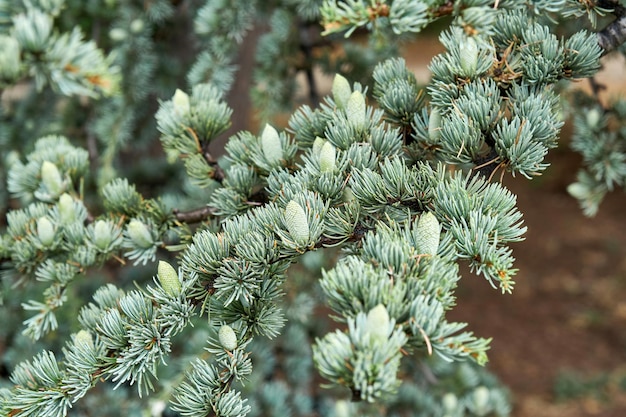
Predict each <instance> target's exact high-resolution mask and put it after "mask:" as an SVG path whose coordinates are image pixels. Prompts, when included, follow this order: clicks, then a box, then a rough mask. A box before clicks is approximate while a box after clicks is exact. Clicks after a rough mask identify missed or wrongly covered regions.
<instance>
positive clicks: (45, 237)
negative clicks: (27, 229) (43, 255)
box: [37, 216, 54, 246]
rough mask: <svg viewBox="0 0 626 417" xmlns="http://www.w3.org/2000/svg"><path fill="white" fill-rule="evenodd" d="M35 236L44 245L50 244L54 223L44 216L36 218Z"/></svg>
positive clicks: (52, 237)
mask: <svg viewBox="0 0 626 417" xmlns="http://www.w3.org/2000/svg"><path fill="white" fill-rule="evenodd" d="M37 237H38V238H39V240H40V241H41V244H42V245H44V246H50V245H52V243H53V242H54V225H53V224H52V222H51V221H50V219H48V218H47V217H45V216H44V217H40V218H39V219H37Z"/></svg>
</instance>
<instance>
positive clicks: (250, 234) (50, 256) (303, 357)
mask: <svg viewBox="0 0 626 417" xmlns="http://www.w3.org/2000/svg"><path fill="white" fill-rule="evenodd" d="M625 7H626V6H624V5H622V4H621V3H619V2H617V1H610V0H604V1H596V2H594V1H577V0H561V1H513V0H511V1H508V0H500V1H490V0H463V1H452V2H449V1H437V0H422V1H409V0H394V1H376V2H374V1H361V0H346V1H341V2H339V1H335V0H333V1H318V0H302V1H296V0H282V1H275V2H261V1H224V0H206V1H183V2H180V1H176V0H174V1H169V0H154V1H151V2H144V4H143V5H139V4H138V3H137V4H136V2H131V1H126V0H103V1H94V2H79V1H72V0H67V1H63V0H36V1H35V0H21V1H18V2H14V1H8V0H0V86H1V88H3V89H4V91H5V92H6V93H9V92H11V91H19V89H20V88H22V91H21V92H20V93H19V95H18V98H9V97H8V96H9V95H8V94H7V98H6V99H4V101H3V103H2V104H3V105H2V114H1V115H0V116H1V117H2V121H3V124H2V127H1V129H0V148H1V149H2V150H3V151H6V152H4V155H3V156H4V159H3V161H2V162H1V165H0V166H1V167H2V168H3V170H4V172H5V173H4V174H3V175H5V177H4V180H5V181H6V184H7V186H6V192H7V194H6V195H2V209H3V210H6V221H5V223H4V225H5V227H4V230H3V233H2V234H1V235H0V267H1V268H2V271H1V272H2V280H3V289H4V292H3V296H4V300H5V306H4V307H5V308H6V309H5V312H3V313H2V315H3V316H10V315H12V314H13V315H18V316H19V317H21V316H23V313H22V312H21V311H20V309H18V308H17V303H19V301H23V300H29V301H24V302H23V303H22V304H21V310H24V311H26V312H28V314H30V316H28V317H26V318H25V319H24V321H23V323H22V326H21V327H22V328H21V333H22V334H23V335H25V336H27V337H28V338H30V339H31V343H36V341H41V342H45V343H47V344H48V345H49V346H48V347H47V348H45V349H43V348H42V349H41V350H40V351H39V353H34V354H33V355H32V358H31V359H26V358H23V357H16V358H14V359H11V358H9V359H7V363H5V364H3V365H4V366H6V367H7V368H10V370H11V377H10V382H9V381H4V382H3V388H1V389H0V415H3V416H11V417H21V416H23V417H25V416H43V417H48V416H65V415H68V414H70V413H72V412H73V411H70V410H77V412H78V411H79V410H80V407H81V403H87V402H88V401H89V397H90V391H91V390H97V389H99V388H98V387H97V386H98V385H103V383H104V384H105V385H107V386H109V385H110V386H113V388H115V389H116V391H115V392H113V393H111V392H108V393H101V394H100V398H102V400H101V402H102V404H101V405H98V402H97V400H93V401H96V405H95V406H94V407H93V410H96V409H98V410H100V412H101V413H102V414H101V415H107V414H106V413H107V412H108V413H112V411H111V409H110V407H112V404H115V401H110V400H107V399H108V398H109V397H108V396H111V398H122V397H123V396H124V395H125V394H120V393H119V392H126V391H125V387H128V386H134V388H135V389H136V391H137V394H138V396H139V397H142V398H143V399H142V400H137V401H143V402H136V401H135V400H131V399H130V397H123V398H124V399H123V401H121V400H120V401H121V402H123V403H124V404H130V405H126V407H127V410H138V409H141V408H142V407H143V408H145V407H148V406H150V407H151V408H152V411H151V412H152V414H153V415H165V414H164V413H163V412H162V411H163V409H164V408H165V405H164V404H163V402H164V400H165V401H168V402H169V403H170V409H169V410H168V411H167V412H169V413H174V412H176V413H178V415H183V416H208V415H211V416H244V415H250V416H285V415H301V416H307V415H322V416H338V417H339V416H348V415H380V414H381V413H384V414H386V415H389V416H400V415H411V416H432V415H437V416H465V415H467V416H486V415H497V416H503V415H508V414H509V413H510V402H509V398H508V394H507V392H506V391H505V390H504V389H502V388H501V387H500V385H499V384H498V382H497V380H496V379H495V378H494V377H493V376H492V375H490V374H489V373H487V372H486V371H485V369H484V368H483V367H482V366H483V365H485V363H486V362H487V361H488V357H487V351H488V349H489V344H490V340H491V339H488V338H483V337H479V336H477V335H474V334H473V333H472V332H471V331H469V330H466V328H467V327H468V324H467V323H458V322H452V321H449V320H448V319H447V318H446V312H447V311H450V310H451V309H453V308H454V306H455V302H456V298H455V294H454V291H455V288H456V286H457V283H458V281H459V279H460V278H461V277H460V273H459V267H460V265H462V264H463V265H467V266H468V267H469V269H470V270H471V271H472V272H473V273H475V274H476V275H479V276H482V277H483V278H485V279H486V280H487V281H488V282H489V284H490V285H491V286H492V287H494V288H496V289H499V290H500V291H501V292H502V293H510V292H512V291H513V287H514V284H515V282H514V277H515V274H516V272H517V269H516V268H515V266H514V257H513V251H512V249H511V248H510V246H509V244H510V243H512V242H518V241H520V240H522V239H524V233H525V231H526V228H525V226H524V225H523V219H522V213H520V211H519V210H518V209H517V206H516V197H515V195H514V194H513V193H511V192H510V191H509V190H507V189H506V187H505V186H503V185H502V184H501V183H500V182H498V181H497V180H498V178H501V177H502V176H503V175H505V174H506V173H510V174H511V175H517V174H519V175H521V176H523V177H526V178H529V179H531V178H533V177H535V176H538V175H541V174H542V172H543V171H544V170H545V169H547V167H548V164H547V163H546V162H545V156H546V154H547V153H548V151H549V150H550V149H553V148H554V147H556V146H557V143H558V135H559V132H560V129H561V127H562V125H563V122H564V120H563V110H562V103H561V99H560V95H559V93H560V90H559V87H558V84H559V83H561V82H563V81H567V80H572V79H580V78H586V77H591V76H593V75H594V74H595V73H596V71H597V70H598V69H599V67H600V61H599V59H600V57H601V55H602V54H603V53H606V52H608V51H609V50H611V49H614V48H616V47H617V46H619V42H618V41H617V40H616V39H618V40H619V36H620V32H619V28H618V27H617V26H615V25H616V24H620V22H622V23H623V19H625V18H626V17H625V15H626V13H625V12H624V10H625V9H624V8H625ZM608 15H614V16H615V17H616V20H615V22H613V23H611V24H610V25H609V26H607V28H608V27H610V28H611V29H610V31H609V32H610V33H608V32H606V31H603V30H599V31H597V32H594V31H593V28H595V27H599V26H600V23H601V21H602V19H603V18H604V17H605V16H608ZM447 16H450V17H451V19H449V20H448V21H447V24H448V26H447V27H446V29H445V30H444V31H443V32H442V33H441V36H440V40H441V43H442V44H443V45H444V47H445V49H446V50H445V52H444V53H442V54H440V55H438V56H436V57H435V58H434V59H433V60H432V62H431V64H430V67H429V68H430V71H431V73H432V80H431V81H430V83H429V84H428V85H427V86H422V85H420V84H419V83H418V82H417V80H416V78H415V76H414V74H413V73H412V72H411V71H410V70H409V69H408V68H407V66H406V65H405V62H404V60H403V59H401V58H399V57H397V56H396V55H397V51H398V49H397V48H398V45H399V41H400V40H402V39H406V38H408V37H409V36H410V35H412V34H415V33H417V32H420V31H422V30H424V29H426V28H427V27H428V26H429V25H430V24H431V23H433V22H435V21H438V20H439V19H441V18H443V17H447ZM559 19H563V20H565V21H566V22H567V21H568V20H569V21H571V20H572V19H580V20H579V21H583V19H586V20H588V21H589V22H590V23H591V28H590V29H589V30H585V29H583V30H576V31H570V32H568V34H567V35H563V36H561V35H559V36H557V35H556V34H555V30H554V27H555V25H556V23H555V22H557V21H559ZM320 21H321V24H322V26H323V28H322V27H320V26H319V24H318V23H319V22H320ZM75 22H81V26H82V27H81V28H73V29H70V27H73V26H74V23H75ZM262 22H267V23H265V26H262V27H264V29H265V31H264V33H262V34H261V35H258V36H257V38H258V39H257V41H258V42H257V44H256V65H255V68H254V71H253V75H252V76H253V79H254V81H255V84H254V87H253V89H252V92H251V98H252V100H253V102H254V103H255V104H256V105H257V106H258V107H259V108H260V114H261V117H262V119H263V121H264V122H266V121H269V120H270V116H271V115H273V114H275V113H276V112H278V111H282V110H285V109H289V112H290V114H291V116H290V117H289V121H288V123H287V125H286V126H284V128H282V127H280V124H279V123H264V124H263V125H262V127H261V129H260V131H259V133H258V134H255V133H254V132H249V131H239V132H236V133H234V134H233V135H232V136H231V137H230V138H229V139H228V142H227V144H226V145H225V152H226V155H225V157H224V158H223V159H218V158H217V157H216V156H215V155H214V150H213V147H212V146H213V145H214V144H215V142H216V140H217V139H218V138H220V137H221V136H223V135H224V133H225V132H226V131H227V129H228V128H229V127H230V126H231V116H232V115H233V112H237V108H234V109H232V108H231V107H230V106H229V105H228V104H227V99H226V94H227V93H228V91H229V90H231V88H232V87H233V84H234V82H235V80H236V64H235V63H236V59H237V54H238V51H239V48H240V46H241V45H242V43H243V42H244V41H245V40H246V39H249V37H251V36H252V37H253V38H254V30H255V28H258V27H259V25H263V23H262ZM611 25H613V26H611ZM180 27H186V28H187V29H186V30H185V31H177V28H180ZM596 30H597V29H596ZM84 33H91V35H90V36H91V37H93V39H90V40H85V39H86V36H85V35H84ZM251 33H253V34H252V35H251ZM357 34H360V35H362V36H367V38H368V43H367V44H366V45H363V43H362V42H359V41H358V40H356V41H351V40H349V39H347V38H350V37H351V36H354V35H357ZM339 35H342V36H339ZM621 36H622V41H623V40H624V39H623V38H624V37H626V35H624V34H623V33H622V34H621ZM192 39H193V41H194V44H193V45H192V46H188V47H186V48H187V49H188V52H191V53H192V54H193V55H194V56H193V57H191V58H190V57H182V58H184V59H181V63H180V65H172V64H173V60H171V59H170V60H165V57H167V56H168V54H170V53H172V51H173V50H174V49H175V48H179V49H180V45H181V44H183V43H184V42H182V41H185V42H187V43H190V42H191V40H192ZM172 45H174V46H172ZM333 45H341V47H342V48H341V52H337V51H336V50H333ZM607 45H608V46H607ZM313 68H321V69H323V70H325V71H328V72H332V73H333V74H334V73H336V72H344V75H340V74H336V75H334V78H333V80H334V81H333V85H332V89H331V92H330V94H329V95H327V96H325V97H319V96H318V92H317V87H316V83H315V76H314V74H313ZM346 68H351V69H352V71H339V69H346ZM299 72H302V73H304V74H305V76H306V78H307V80H308V86H309V96H308V101H309V103H308V104H303V105H301V106H299V107H298V108H293V107H289V106H293V104H294V97H295V94H296V89H297V83H296V81H295V75H296V74H297V73H299ZM185 80H186V83H187V84H185ZM581 102H582V103H583V104H584V105H583V106H581V109H580V110H576V112H577V113H576V115H575V118H574V120H575V129H576V134H575V137H574V139H573V141H572V146H573V147H574V148H575V149H576V150H578V151H579V152H581V154H582V155H583V158H584V164H585V165H584V167H583V169H582V171H581V173H580V175H579V179H578V182H577V183H576V184H573V185H571V186H570V188H569V191H570V193H571V194H573V195H574V196H575V197H576V198H578V199H579V200H580V201H581V204H582V205H583V207H584V210H585V212H586V213H588V214H593V213H595V211H596V210H597V208H598V204H599V203H600V201H601V199H602V197H603V196H604V194H605V193H606V192H608V191H611V190H612V189H613V188H616V187H617V186H622V185H623V184H624V178H625V177H626V165H625V162H624V161H625V160H626V156H625V155H626V149H625V146H624V143H626V142H625V138H624V135H625V133H624V132H625V130H624V127H623V120H626V106H625V104H624V101H623V100H617V101H616V102H615V103H614V104H612V105H611V107H610V108H606V109H605V108H602V107H601V106H600V105H599V104H598V103H597V102H596V99H595V98H594V97H588V98H585V99H581ZM157 105H158V108H157ZM44 107H45V108H44ZM156 136H158V137H159V139H160V146H161V147H162V150H163V153H164V156H165V158H161V159H167V163H169V164H170V165H174V166H177V167H178V168H164V167H166V163H165V162H164V161H162V160H161V161H159V159H158V158H153V157H154V156H155V154H156V152H154V151H153V150H152V148H154V147H155V144H154V143H153V142H152V141H151V139H152V138H154V137H156ZM35 139H36V140H35ZM81 142H83V143H81ZM18 144H19V146H18ZM129 148H136V150H137V151H138V153H137V154H133V153H132V152H130V151H129V150H128V149H129ZM9 150H11V151H12V152H9ZM137 155H141V159H144V160H148V164H149V165H151V166H150V167H149V168H150V169H151V170H150V174H152V175H153V176H154V177H155V178H157V180H156V181H157V182H158V179H159V178H163V177H167V176H168V175H170V174H171V178H167V180H168V181H167V182H168V184H167V185H169V186H170V187H172V188H174V189H175V191H174V192H172V191H170V189H168V188H161V189H159V188H157V189H156V190H155V189H151V187H150V184H142V183H141V181H140V179H141V178H140V177H141V176H140V175H137V174H135V175H133V172H132V170H130V169H128V167H127V166H128V165H129V161H133V162H135V163H134V164H132V165H134V166H133V168H137V169H140V167H139V165H141V163H140V162H139V161H134V160H133V159H134V158H137ZM176 164H178V165H176ZM135 165H137V166H135ZM160 171H165V173H163V172H160ZM122 174H125V175H122ZM496 174H497V175H496ZM127 177H128V178H127ZM133 177H135V178H133ZM181 178H185V179H184V180H183V179H181ZM129 179H130V180H129ZM144 179H145V178H144ZM135 180H137V181H135ZM194 204H195V207H196V208H195V209H193V210H189V207H194ZM198 207H199V208H198ZM9 208H10V209H9ZM335 247H339V248H340V251H337V250H336V249H332V248H335ZM320 257H322V258H324V262H320V261H319V259H320ZM335 258H337V259H335ZM320 263H324V268H323V270H321V266H322V265H320ZM296 264H297V265H296ZM302 264H304V265H305V266H306V265H309V270H311V271H312V272H311V271H309V272H306V271H304V270H303V269H302V268H301V265H302ZM131 265H134V266H136V267H135V268H131ZM320 270H321V273H320V274H317V275H321V278H319V279H317V278H318V276H317V275H316V274H315V273H316V272H319V271H320ZM98 271H100V272H98ZM127 271H130V272H127ZM98 274H100V275H102V274H105V275H106V274H108V275H110V277H109V278H108V279H104V280H103V279H101V280H99V281H98V280H97V278H96V277H97V275H98ZM146 275H147V276H151V277H152V281H149V280H146V279H145V276H146ZM106 281H111V282H106ZM130 281H132V283H131V282H130ZM133 284H134V285H133ZM318 284H319V285H318ZM33 293H34V294H36V295H33ZM86 294H89V295H88V296H86ZM86 297H87V298H89V299H91V301H89V302H86V303H85V302H84V301H83V300H84V299H85V298H86ZM320 299H323V301H322V302H320ZM320 307H326V308H327V309H330V310H331V313H330V315H329V316H330V318H331V319H332V320H334V322H335V323H333V324H329V323H324V322H323V320H317V319H315V318H314V317H313V316H317V315H319V314H320V311H325V310H321V309H320ZM18 311H19V312H18ZM72 312H73V313H74V314H75V317H77V318H78V320H73V321H72V320H71V314H73V313H72ZM13 321H15V319H13ZM16 332H18V333H19V331H18V330H17V327H15V326H10V327H7V328H6V329H4V330H2V336H3V337H5V338H6V337H9V336H10V337H13V336H15V342H14V344H15V346H16V349H18V346H19V343H25V342H23V341H22V342H20V341H19V340H20V339H19V337H20V336H16V335H15V333H16ZM70 333H71V336H69V338H67V340H65V339H64V338H63V337H62V336H63V335H64V334H70ZM496 337H497V335H496ZM7 340H8V339H7ZM22 340H23V339H22ZM36 346H39V345H36ZM24 353H26V354H30V353H31V351H30V350H27V351H26V352H24ZM13 355H15V353H13ZM9 360H10V361H11V362H10V363H9V362H8V361H9ZM165 365H168V366H165ZM314 368H316V370H314ZM315 372H317V373H319V375H320V376H321V377H323V378H324V380H325V381H326V382H327V383H328V384H327V387H329V388H332V390H331V391H328V392H327V393H328V394H329V395H324V394H325V392H324V391H322V390H320V389H319V387H318V385H319V384H318V379H317V378H316V377H315V376H314V375H315ZM105 381H106V382H105ZM155 390H156V391H158V393H159V395H160V397H158V398H157V399H154V398H151V399H150V400H146V399H145V396H146V395H150V394H152V392H153V391H155ZM116 395H117V396H119V397H114V396H116ZM94 397H97V396H96V395H95V394H94ZM79 400H80V401H79ZM347 400H352V401H353V402H351V403H349V402H348V401H347ZM105 403H106V404H105ZM100 407H101V408H100ZM159 409H160V410H161V411H158V410H159ZM94 412H97V411H94ZM127 412H130V411H127ZM136 412H139V411H136ZM118 413H119V411H118ZM109 415H111V414H109Z"/></svg>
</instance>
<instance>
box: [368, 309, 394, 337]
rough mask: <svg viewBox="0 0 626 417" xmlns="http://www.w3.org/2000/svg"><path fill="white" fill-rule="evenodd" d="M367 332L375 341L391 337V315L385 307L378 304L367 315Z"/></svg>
mask: <svg viewBox="0 0 626 417" xmlns="http://www.w3.org/2000/svg"><path fill="white" fill-rule="evenodd" d="M366 330H367V332H368V333H369V334H370V335H371V337H372V338H373V339H374V340H385V339H387V338H388V337H389V332H388V330H389V313H388V312H387V308H386V307H385V306H384V305H382V304H378V305H377V306H376V307H374V308H373V309H371V310H370V311H369V312H368V313H367V321H366Z"/></svg>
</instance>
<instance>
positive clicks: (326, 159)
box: [320, 141, 336, 172]
mask: <svg viewBox="0 0 626 417" xmlns="http://www.w3.org/2000/svg"><path fill="white" fill-rule="evenodd" d="M335 157H336V151H335V147H334V146H333V144H332V143H330V142H328V141H327V142H326V143H325V144H324V145H323V146H322V149H321V150H320V171H321V172H333V171H334V169H335Z"/></svg>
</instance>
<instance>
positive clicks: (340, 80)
mask: <svg viewBox="0 0 626 417" xmlns="http://www.w3.org/2000/svg"><path fill="white" fill-rule="evenodd" d="M332 93H333V99H334V100H335V104H336V105H337V107H338V108H340V109H343V108H345V107H346V105H347V104H348V100H349V99H350V95H351V94H352V89H351V88H350V83H349V82H348V80H346V78H345V77H343V76H342V75H340V74H337V75H335V78H334V79H333V87H332Z"/></svg>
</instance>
